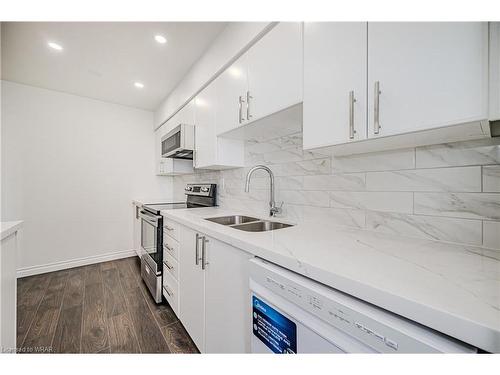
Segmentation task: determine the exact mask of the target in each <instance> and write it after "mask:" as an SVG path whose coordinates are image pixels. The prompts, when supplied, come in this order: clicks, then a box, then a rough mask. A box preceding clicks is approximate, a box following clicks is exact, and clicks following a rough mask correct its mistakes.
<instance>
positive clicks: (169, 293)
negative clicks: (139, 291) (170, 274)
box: [163, 286, 173, 297]
mask: <svg viewBox="0 0 500 375" xmlns="http://www.w3.org/2000/svg"><path fill="white" fill-rule="evenodd" d="M163 289H164V290H165V292H167V294H168V295H169V297H172V294H173V293H172V292H171V291H169V290H168V288H167V287H165V286H164V287H163Z"/></svg>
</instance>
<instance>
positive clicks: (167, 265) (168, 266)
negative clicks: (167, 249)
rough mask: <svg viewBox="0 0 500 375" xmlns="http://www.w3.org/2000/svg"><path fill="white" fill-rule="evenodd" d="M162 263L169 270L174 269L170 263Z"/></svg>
mask: <svg viewBox="0 0 500 375" xmlns="http://www.w3.org/2000/svg"><path fill="white" fill-rule="evenodd" d="M163 263H164V264H165V266H166V267H167V268H168V269H169V270H172V269H174V267H173V266H171V265H170V264H169V263H168V262H167V261H164V262H163Z"/></svg>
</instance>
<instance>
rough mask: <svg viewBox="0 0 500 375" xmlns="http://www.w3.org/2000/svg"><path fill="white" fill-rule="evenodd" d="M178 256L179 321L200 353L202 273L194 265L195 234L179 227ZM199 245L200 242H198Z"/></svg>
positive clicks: (202, 312)
mask: <svg viewBox="0 0 500 375" xmlns="http://www.w3.org/2000/svg"><path fill="white" fill-rule="evenodd" d="M180 228H181V233H180V254H179V258H180V259H179V319H180V321H181V322H182V324H183V326H184V327H185V328H186V330H187V332H188V333H189V336H191V338H192V339H193V341H194V343H195V344H196V346H197V347H198V349H199V350H200V351H202V350H203V347H204V329H203V326H204V323H205V319H204V317H205V308H204V299H205V293H204V290H205V287H204V273H203V271H202V269H201V265H200V264H198V265H197V264H196V246H197V243H196V242H197V241H196V234H197V233H196V232H195V231H193V230H191V229H189V228H186V227H184V226H181V227H180ZM199 242H200V243H201V240H200V241H199Z"/></svg>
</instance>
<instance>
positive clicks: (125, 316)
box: [17, 257, 198, 353]
mask: <svg viewBox="0 0 500 375" xmlns="http://www.w3.org/2000/svg"><path fill="white" fill-rule="evenodd" d="M17 346H18V351H19V353H197V352H198V351H197V349H196V347H195V345H194V343H193V342H192V341H191V338H190V337H189V335H188V334H187V332H186V331H185V329H184V327H183V326H182V324H181V323H180V322H179V320H178V319H177V317H176V316H175V314H174V312H173V311H172V309H171V308H170V306H169V305H168V304H167V303H166V302H164V303H163V304H160V305H157V304H155V303H154V301H153V298H152V297H151V295H150V294H149V291H148V290H147V289H146V286H145V285H144V283H143V282H142V280H141V276H140V265H139V260H138V258H137V257H132V258H126V259H119V260H115V261H111V262H105V263H99V264H93V265H89V266H84V267H78V268H72V269H68V270H62V271H56V272H51V273H46V274H42V275H36V276H30V277H24V278H21V279H18V281H17Z"/></svg>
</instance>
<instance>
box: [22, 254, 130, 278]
mask: <svg viewBox="0 0 500 375" xmlns="http://www.w3.org/2000/svg"><path fill="white" fill-rule="evenodd" d="M134 255H137V254H136V252H135V250H124V251H116V252H113V253H107V254H102V255H94V256H90V257H86V258H78V259H71V260H64V261H62V262H54V263H49V264H43V265H40V266H30V267H25V268H19V269H18V270H17V277H18V278H19V277H25V276H32V275H38V274H41V273H47V272H53V271H59V270H64V269H68V268H74V267H79V266H86V265H88V264H95V263H101V262H107V261H109V260H115V259H122V258H128V257H131V256H134Z"/></svg>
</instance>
